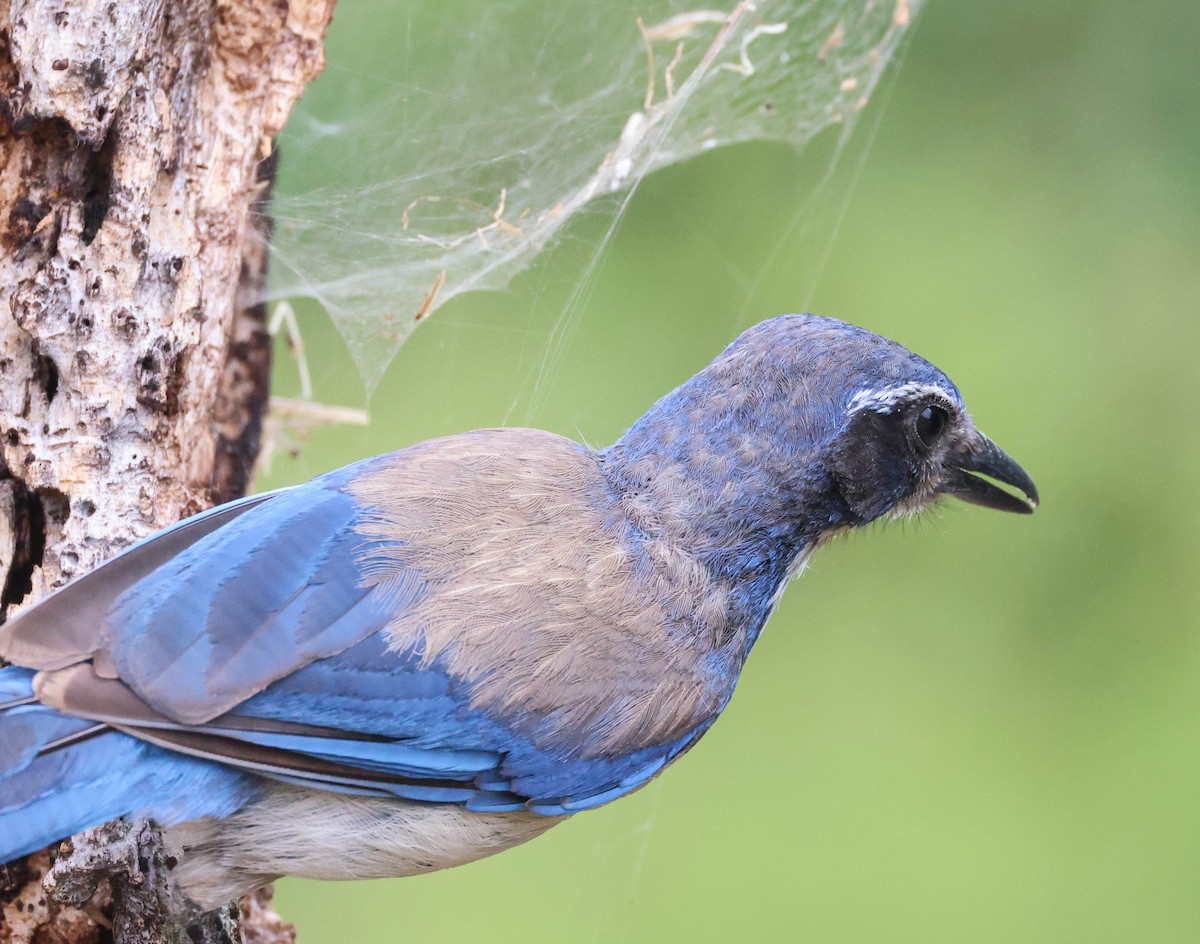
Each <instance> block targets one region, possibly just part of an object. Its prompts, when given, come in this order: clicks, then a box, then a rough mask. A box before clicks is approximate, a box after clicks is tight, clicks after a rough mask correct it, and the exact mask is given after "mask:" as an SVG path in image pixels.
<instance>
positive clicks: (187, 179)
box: [0, 0, 333, 944]
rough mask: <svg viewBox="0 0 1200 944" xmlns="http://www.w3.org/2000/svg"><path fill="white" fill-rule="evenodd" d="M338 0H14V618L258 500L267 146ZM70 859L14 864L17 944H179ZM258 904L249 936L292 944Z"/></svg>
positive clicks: (1, 90) (0, 70) (2, 456)
mask: <svg viewBox="0 0 1200 944" xmlns="http://www.w3.org/2000/svg"><path fill="white" fill-rule="evenodd" d="M332 7H333V0H177V2H171V3H167V2H164V0H0V618H3V617H4V616H5V615H9V616H11V615H12V613H13V612H15V611H16V609H18V608H20V607H23V606H27V605H29V604H30V603H33V602H36V601H37V600H38V599H39V598H41V597H42V596H44V595H45V594H46V593H48V592H49V591H51V590H53V589H55V588H56V587H58V586H61V585H62V584H63V583H65V582H66V581H68V580H69V579H70V578H71V577H73V576H75V575H76V574H79V573H82V572H84V571H86V570H88V569H89V568H91V567H93V566H95V565H96V564H98V563H100V562H101V561H103V560H104V559H106V558H107V557H109V556H111V555H112V554H113V553H115V552H116V551H118V550H120V549H121V548H123V547H126V546H127V545H129V544H131V543H132V542H134V541H136V540H138V539H139V538H141V537H144V536H145V535H147V534H149V533H151V532H152V531H155V530H157V529H159V528H161V527H163V526H165V525H167V524H170V523H171V522H173V521H175V520H177V519H178V518H180V517H183V516H186V515H188V514H191V513H194V512H196V511H198V510H200V509H202V508H205V507H208V506H209V505H211V504H213V503H215V502H218V501H225V500H228V499H230V498H233V497H236V496H237V495H239V494H241V493H242V492H243V490H244V489H245V487H246V484H247V481H248V478H249V473H250V469H251V467H252V465H253V462H254V458H255V456H256V454H257V450H258V436H259V431H260V426H261V422H262V416H263V411H264V409H265V405H266V399H267V396H266V393H267V371H268V367H269V352H270V346H269V343H268V338H267V337H266V332H265V330H264V326H263V310H262V308H261V306H260V305H258V304H257V299H258V298H259V297H260V295H261V291H260V290H261V288H262V283H263V279H264V277H265V272H266V255H265V253H266V235H267V234H268V231H269V221H268V219H267V217H266V214H265V213H264V212H262V210H263V203H264V201H265V199H266V198H267V196H268V195H269V188H270V183H271V179H272V171H273V166H274V163H273V158H272V157H271V152H272V141H273V137H274V135H275V134H276V132H278V131H279V129H280V128H281V127H282V126H283V123H284V120H285V118H286V116H287V114H288V112H289V110H290V109H291V107H292V104H293V103H294V102H295V100H296V98H297V97H298V96H299V95H300V93H301V92H302V91H303V89H304V87H305V85H306V84H307V83H308V82H309V81H310V80H311V79H312V78H313V76H314V75H315V74H316V73H317V72H318V71H319V70H320V68H321V66H322V39H323V36H324V31H325V29H326V27H327V26H328V23H329V19H330V17H331V15H332ZM146 841H148V842H149V841H150V840H146ZM84 842H85V843H86V842H87V840H84ZM87 851H88V850H87V848H86V846H85V847H84V848H81V847H80V846H79V845H78V842H77V844H76V846H75V847H74V851H73V855H75V856H82V857H83V858H84V859H86V854H87ZM51 858H52V855H51V854H47V853H41V854H38V855H36V856H32V857H30V859H29V860H27V861H26V862H24V863H20V864H17V865H15V866H13V867H11V868H9V869H4V868H3V867H0V944H2V942H17V941H33V940H35V939H36V940H37V941H38V942H57V941H61V942H85V941H102V940H112V939H113V934H114V933H116V934H117V939H118V940H122V939H123V940H126V941H150V940H164V939H166V937H165V936H164V935H166V932H164V931H162V929H161V928H159V929H158V930H155V929H154V928H155V926H156V925H155V920H157V919H155V918H154V916H153V914H149V913H148V912H146V908H149V909H150V912H153V910H154V907H157V906H155V905H153V903H151V905H147V904H146V901H148V900H149V899H146V898H145V896H144V895H143V896H142V898H141V899H138V900H140V901H141V904H140V905H139V906H138V907H139V908H140V909H141V911H139V912H137V913H136V914H135V913H134V912H133V911H130V910H129V909H125V912H128V913H125V912H123V911H122V908H121V906H120V903H121V902H123V901H131V900H134V899H137V898H138V895H137V894H135V893H134V892H136V889H135V888H133V886H138V885H139V883H140V882H142V881H143V880H146V881H148V879H147V876H146V875H141V876H140V877H139V876H137V875H134V876H132V877H128V880H126V879H122V878H121V877H120V876H114V877H112V878H110V879H105V880H104V881H101V882H100V883H99V884H100V891H99V892H97V893H96V895H94V896H92V897H91V900H90V901H89V902H87V903H86V904H82V905H80V906H78V907H76V906H71V905H65V904H62V903H61V902H60V901H58V900H56V899H55V898H53V897H51V896H48V895H47V894H46V892H45V891H44V890H43V886H42V880H43V876H44V875H45V873H46V871H47V868H48V867H49V865H50V861H51ZM145 858H147V857H143V859H145ZM150 858H152V857H150ZM143 864H144V863H143ZM134 871H135V872H136V871H137V870H136V869H135V870H134ZM122 882H126V884H127V885H129V887H126V886H125V885H122ZM147 887H150V886H147ZM131 889H132V890H131ZM59 897H60V898H61V897H62V896H59ZM77 897H78V896H77ZM114 901H116V902H117V905H116V906H114V904H113V902H114ZM114 908H115V910H116V911H117V912H118V913H117V914H116V921H115V925H114V927H115V929H116V930H115V932H114V930H113V929H110V928H108V927H105V922H112V921H113V912H114ZM242 910H243V918H244V920H245V921H247V922H249V924H247V925H246V927H245V929H244V934H245V936H246V938H247V939H253V940H256V941H263V942H266V941H275V940H281V939H287V938H288V935H289V932H288V930H287V926H284V925H282V923H281V922H279V921H278V919H277V918H275V917H274V916H272V915H271V914H270V911H269V908H267V907H266V906H265V904H264V902H263V900H256V901H252V902H246V903H244V904H243V909H242ZM147 914H149V917H148V916H147ZM122 929H124V930H122Z"/></svg>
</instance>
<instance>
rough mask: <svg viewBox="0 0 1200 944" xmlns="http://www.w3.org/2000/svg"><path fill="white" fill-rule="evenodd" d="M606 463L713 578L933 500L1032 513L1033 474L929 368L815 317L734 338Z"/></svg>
mask: <svg viewBox="0 0 1200 944" xmlns="http://www.w3.org/2000/svg"><path fill="white" fill-rule="evenodd" d="M609 456H610V457H611V458H612V459H613V460H615V461H616V462H618V463H619V464H620V465H621V466H622V468H623V469H624V470H625V472H626V473H631V474H629V475H628V477H627V481H631V482H632V483H633V486H634V488H635V489H636V490H637V491H638V493H639V494H641V495H643V496H644V497H645V499H646V502H647V504H648V505H649V506H651V507H654V508H655V509H658V508H663V507H668V506H669V507H672V508H674V509H676V512H677V515H678V519H679V520H681V521H683V520H686V521H689V522H691V524H690V525H688V528H689V530H690V531H691V535H690V540H691V543H692V544H693V546H695V547H696V548H698V549H701V548H704V549H707V550H709V551H711V555H710V554H703V555H702V556H706V557H709V559H713V558H714V557H715V558H716V560H714V563H716V564H718V566H720V567H721V569H722V570H725V571H726V572H729V571H730V570H732V571H735V572H738V571H740V572H746V571H745V569H744V568H743V565H745V566H746V567H751V568H752V567H754V566H757V565H755V563H754V558H755V556H756V553H757V552H756V551H753V550H751V548H752V547H754V546H759V547H761V548H763V554H764V555H766V556H770V557H772V558H777V557H779V556H785V557H795V555H796V554H798V552H799V551H800V550H802V549H803V548H805V547H809V548H811V547H812V546H814V545H815V544H816V543H819V541H820V540H821V539H822V538H823V537H825V536H827V535H828V534H831V533H834V532H837V531H841V530H844V529H845V528H847V527H854V526H857V525H862V524H866V523H868V522H870V521H874V520H876V519H879V518H882V517H889V516H892V517H894V516H898V515H904V514H910V513H914V512H918V511H920V510H921V509H922V508H924V507H926V506H928V505H930V504H931V503H933V502H935V501H937V500H938V499H940V498H942V497H944V496H953V497H955V498H960V499H963V500H965V501H968V502H972V503H974V504H977V505H984V506H987V507H989V508H996V509H1000V510H1002V511H1014V512H1026V513H1027V512H1031V511H1033V509H1034V508H1035V507H1036V506H1037V502H1038V496H1037V489H1036V488H1035V487H1034V484H1033V481H1032V479H1030V477H1029V475H1028V474H1026V472H1025V471H1024V470H1023V469H1022V468H1021V467H1020V466H1019V465H1017V463H1016V462H1014V461H1013V460H1012V459H1011V458H1009V456H1008V455H1007V454H1006V453H1004V452H1003V450H1001V449H1000V448H999V447H998V446H996V445H995V443H993V442H992V441H991V440H990V439H988V438H987V437H986V436H985V435H983V433H981V432H980V431H979V430H978V429H977V428H976V427H975V423H974V421H973V420H972V419H971V416H970V415H969V414H968V413H967V411H966V408H965V406H964V405H963V400H962V396H961V395H960V394H959V391H958V388H957V387H956V386H955V385H954V384H953V383H952V382H951V381H950V379H949V378H948V377H947V376H946V375H945V374H944V373H942V372H941V371H940V370H938V369H937V368H936V367H934V366H933V365H932V364H930V363H929V362H928V361H926V360H925V359H923V358H921V357H918V356H917V355H915V354H913V353H912V352H910V351H908V350H907V349H906V348H904V347H902V346H901V345H899V344H897V343H896V342H894V341H889V340H888V339H886V338H883V337H880V336H879V335H876V334H873V333H871V332H870V331H867V330H865V329H863V328H859V327H855V326H854V325H850V324H846V323H845V322H842V321H837V320H835V319H832V318H822V317H818V316H815V315H781V316H779V317H777V318H772V319H770V320H769V321H764V322H762V323H761V324H758V325H756V326H754V327H753V328H750V329H749V330H747V331H745V332H744V333H743V334H742V335H741V336H740V337H738V338H737V339H736V340H735V341H734V342H733V343H732V344H730V345H729V347H727V348H726V349H725V351H724V352H722V353H721V355H720V356H718V357H717V358H716V360H714V361H713V362H712V363H711V364H710V365H709V366H708V367H706V368H704V369H703V370H702V371H700V372H699V373H698V374H696V376H694V377H693V378H692V379H691V380H689V381H688V382H687V383H685V384H683V385H682V386H680V387H679V388H678V389H676V390H675V391H673V392H672V393H670V394H668V395H667V396H666V397H664V398H663V399H662V400H660V401H659V402H658V403H657V404H655V406H654V407H653V408H652V409H651V410H650V411H648V412H647V413H646V415H645V416H644V417H642V419H641V420H639V421H638V423H637V424H635V425H634V427H633V428H632V429H631V430H630V431H629V433H627V434H626V436H625V437H623V438H622V439H621V440H620V441H619V442H618V443H617V444H616V445H614V447H613V448H612V449H611V450H610V451H609ZM997 482H998V483H1001V484H1002V485H1005V486H1008V487H1009V488H1011V489H1013V490H1015V491H1008V490H1005V489H1004V488H1001V487H1000V485H997V484H995V483H997ZM770 545H774V547H775V549H773V550H772V549H769V546H770Z"/></svg>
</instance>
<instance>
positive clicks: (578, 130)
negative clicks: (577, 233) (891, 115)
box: [269, 0, 921, 391]
mask: <svg viewBox="0 0 1200 944" xmlns="http://www.w3.org/2000/svg"><path fill="white" fill-rule="evenodd" d="M920 2H921V0H807V2H802V0H755V2H750V0H741V2H736V3H733V0H730V5H729V6H728V7H727V8H720V9H718V8H713V9H693V8H691V7H690V6H689V5H688V4H687V3H685V2H681V0H608V2H606V3H603V4H597V3H595V2H594V0H557V2H555V3H544V2H540V0H538V2H510V3H504V2H497V3H488V4H482V5H479V6H472V7H471V10H470V16H469V17H468V16H466V14H465V13H464V10H465V8H464V7H462V6H460V5H459V4H446V3H441V2H437V3H435V2H430V0H423V2H413V3H410V4H406V5H405V7H404V9H403V12H401V13H396V12H395V10H394V7H392V5H391V3H390V2H389V3H378V2H376V3H369V2H365V0H360V2H358V3H356V4H352V5H345V6H343V7H341V8H339V11H338V20H337V23H336V24H335V33H334V35H333V36H332V37H331V51H330V68H329V71H328V72H327V73H326V74H325V75H324V76H322V77H321V79H319V80H318V82H317V83H315V84H314V87H313V88H312V89H311V90H310V92H309V94H308V95H307V96H306V98H305V99H304V101H303V102H302V103H301V105H300V107H299V108H298V110H297V112H296V113H295V114H294V115H293V117H292V120H291V122H290V123H289V125H288V128H287V130H286V132H285V134H284V138H283V142H282V147H283V154H284V161H285V163H284V173H283V175H282V177H281V181H280V189H279V191H278V193H277V195H276V202H275V205H274V213H275V219H276V230H275V236H274V241H273V245H272V253H273V264H272V272H273V278H272V287H271V290H270V295H269V299H271V300H281V299H300V298H308V299H312V300H314V301H316V302H317V303H318V304H319V305H320V306H322V307H323V308H324V309H325V310H326V311H327V312H328V314H329V316H330V317H331V318H332V319H333V321H334V323H335V324H336V326H337V328H338V331H339V332H340V333H341V335H342V336H343V337H344V338H345V340H346V343H347V346H348V348H349V351H350V353H351V355H352V356H353V358H354V361H355V363H356V365H357V367H358V370H359V372H360V374H361V376H362V378H363V381H364V383H365V385H366V387H367V389H368V391H370V390H371V389H373V387H374V386H375V384H376V383H377V382H378V380H379V378H380V376H381V375H382V373H383V371H384V370H385V369H386V367H387V366H388V364H389V363H390V362H391V360H392V358H393V357H394V356H395V354H396V352H397V350H398V349H399V348H400V346H401V345H402V344H403V343H404V341H405V339H406V338H407V337H408V336H409V335H410V334H411V333H412V331H413V330H414V329H415V328H416V327H417V325H418V324H419V323H420V322H421V321H422V320H424V319H426V318H428V317H430V316H431V315H432V314H433V313H434V312H435V311H436V310H437V308H438V307H439V306H441V305H443V304H444V303H446V302H447V301H449V300H450V299H451V298H453V297H455V296H456V295H458V294H460V293H463V292H468V291H477V290H481V289H500V288H503V287H505V286H506V285H507V284H508V282H509V281H510V280H511V279H512V278H513V277H514V276H515V275H516V274H517V273H518V272H520V271H521V270H522V269H523V268H526V267H527V266H529V265H530V264H531V263H532V262H533V261H534V260H535V259H536V258H537V256H538V255H539V254H540V253H542V252H544V251H545V250H546V249H547V248H549V247H551V246H553V245H554V244H555V243H556V241H557V240H558V239H560V238H561V235H562V231H563V227H564V226H565V225H566V224H567V223H568V222H570V221H571V220H572V219H573V218H575V217H577V216H579V215H580V214H581V213H582V212H584V211H585V210H587V211H589V212H596V213H606V214H609V215H610V216H611V223H612V225H611V226H609V227H608V229H607V232H608V233H609V234H611V233H612V231H613V228H614V227H615V224H616V221H617V220H618V219H619V217H620V213H621V212H622V210H623V209H624V207H625V205H626V204H627V196H626V198H624V199H622V198H621V195H622V194H625V195H628V193H630V192H631V191H632V189H633V188H636V186H637V184H638V182H639V181H640V180H641V179H642V178H643V177H644V176H645V175H646V174H648V173H650V172H651V171H653V170H656V169H658V168H661V167H664V166H667V165H669V164H673V163H676V162H679V161H684V160H687V159H688V158H691V157H693V156H695V155H697V154H699V153H701V152H704V151H706V150H710V149H712V148H716V147H721V146H723V145H728V144H732V143H735V142H742V141H749V140H776V141H783V142H787V143H788V144H790V145H791V146H792V147H794V148H796V149H797V150H799V149H801V148H803V147H804V145H805V144H807V143H808V142H809V141H811V140H812V138H813V137H814V136H816V135H817V134H818V133H819V132H821V131H822V130H824V129H826V128H829V127H831V126H835V127H838V128H839V129H840V131H839V134H840V136H841V140H843V141H844V140H845V139H846V138H847V137H848V136H849V134H850V132H851V130H852V129H853V127H854V125H855V123H856V120H857V118H858V116H859V114H860V113H861V111H862V110H863V108H864V107H865V106H866V104H867V102H868V100H869V98H870V95H871V93H872V91H873V90H874V89H875V87H876V84H877V83H878V81H879V78H880V76H881V74H882V73H883V71H884V69H885V67H886V65H887V64H888V62H889V60H890V59H891V57H892V55H893V53H894V52H895V50H896V48H897V44H898V43H899V42H900V40H901V38H902V36H903V34H904V32H905V30H906V28H907V27H908V25H909V23H910V21H911V19H912V16H913V15H914V14H915V12H916V8H917V7H918V6H919V4H920ZM360 17H361V18H365V19H364V20H362V21H361V22H360V23H357V24H356V23H353V22H351V23H347V21H350V20H352V19H353V18H360ZM389 23H390V24H393V25H391V26H389V25H388V24H389ZM364 25H365V29H364ZM342 28H356V29H357V30H358V39H357V41H356V45H355V49H354V57H355V60H356V61H355V62H353V63H350V62H347V61H346V59H347V57H345V56H339V54H338V51H337V48H336V40H337V36H338V33H337V32H336V30H338V29H342ZM364 36H365V37H366V39H365V40H364V39H363V37H364ZM347 101H354V102H356V103H357V104H356V105H355V107H354V109H353V114H346V113H345V111H346V109H345V102H347ZM612 195H616V197H617V198H616V199H602V198H604V197H611V196H612ZM598 251H599V249H598V250H597V252H598Z"/></svg>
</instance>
